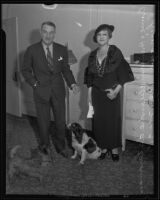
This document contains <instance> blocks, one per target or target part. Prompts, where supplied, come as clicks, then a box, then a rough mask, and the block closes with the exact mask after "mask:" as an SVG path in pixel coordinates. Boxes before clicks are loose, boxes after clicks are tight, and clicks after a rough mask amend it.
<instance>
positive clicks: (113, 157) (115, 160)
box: [112, 153, 119, 162]
mask: <svg viewBox="0 0 160 200" xmlns="http://www.w3.org/2000/svg"><path fill="white" fill-rule="evenodd" d="M112 160H113V161H114V162H118V161H119V154H114V153H112Z"/></svg>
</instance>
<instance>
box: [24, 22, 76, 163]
mask: <svg viewBox="0 0 160 200" xmlns="http://www.w3.org/2000/svg"><path fill="white" fill-rule="evenodd" d="M55 33H56V26H55V24H54V23H52V22H50V21H47V22H43V23H42V25H41V30H40V34H41V38H42V39H41V41H40V42H38V43H36V44H33V45H31V46H29V47H28V48H27V50H26V52H25V55H24V62H23V66H22V74H23V76H24V78H25V80H26V81H27V82H28V83H29V84H30V85H31V86H32V87H33V96H34V101H35V106H36V112H37V119H38V125H39V138H40V144H39V149H40V151H41V153H42V155H43V161H48V159H49V158H50V145H49V144H50V142H49V125H50V108H52V111H53V114H54V119H55V125H56V134H55V142H54V144H55V147H56V150H57V152H58V153H60V154H61V155H62V156H65V157H66V156H67V155H66V152H65V84H64V79H65V81H66V83H67V85H68V87H69V88H70V89H72V90H73V92H74V93H75V94H76V93H77V92H78V91H79V89H78V86H77V85H76V81H75V79H74V76H73V74H72V71H71V70H70V66H69V65H68V52H67V49H66V47H64V46H63V45H61V44H58V43H56V42H54V38H55ZM63 78H64V79H63Z"/></svg>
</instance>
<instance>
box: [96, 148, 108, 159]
mask: <svg viewBox="0 0 160 200" xmlns="http://www.w3.org/2000/svg"><path fill="white" fill-rule="evenodd" d="M109 154H110V151H109V150H107V151H106V152H102V153H101V155H100V157H99V158H98V159H100V160H103V159H105V157H106V155H107V156H108V157H109Z"/></svg>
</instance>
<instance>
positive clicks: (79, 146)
mask: <svg viewBox="0 0 160 200" xmlns="http://www.w3.org/2000/svg"><path fill="white" fill-rule="evenodd" d="M67 128H68V134H70V137H69V138H71V146H72V148H73V149H74V154H73V155H72V156H71V159H75V158H76V157H77V155H80V156H81V159H80V162H79V164H82V165H83V164H84V162H85V160H86V159H98V158H99V157H100V156H101V153H102V150H101V149H100V148H99V147H98V146H97V143H96V141H95V140H94V139H93V138H92V137H90V136H89V135H88V134H87V133H86V132H85V131H84V129H83V128H82V127H81V125H80V124H79V123H76V122H74V123H71V124H68V126H67Z"/></svg>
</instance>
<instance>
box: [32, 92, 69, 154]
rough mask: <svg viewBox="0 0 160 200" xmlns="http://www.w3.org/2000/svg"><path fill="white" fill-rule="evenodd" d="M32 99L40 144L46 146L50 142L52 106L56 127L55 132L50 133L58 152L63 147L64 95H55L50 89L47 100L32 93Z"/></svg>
mask: <svg viewBox="0 0 160 200" xmlns="http://www.w3.org/2000/svg"><path fill="white" fill-rule="evenodd" d="M34 99H35V106H36V112H37V119H38V125H39V139H40V146H45V147H48V146H49V144H50V141H49V133H50V121H51V115H50V114H51V113H50V110H51V108H52V112H53V116H54V122H55V127H56V130H55V133H52V135H54V142H53V143H54V145H55V148H56V150H57V151H58V152H60V151H62V150H63V149H64V148H65V95H63V96H58V95H55V93H54V91H52V90H51V95H50V99H49V101H47V100H45V99H42V98H41V97H38V96H37V95H34Z"/></svg>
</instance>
